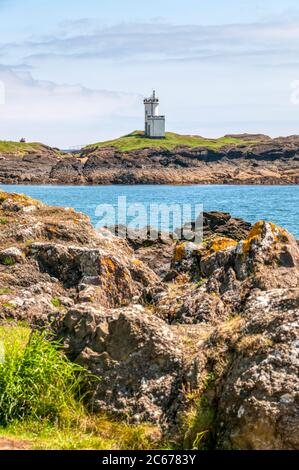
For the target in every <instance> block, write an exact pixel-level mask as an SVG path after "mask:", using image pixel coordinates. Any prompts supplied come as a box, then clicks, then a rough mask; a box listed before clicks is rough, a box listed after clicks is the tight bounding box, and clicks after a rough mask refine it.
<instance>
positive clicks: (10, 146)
mask: <svg viewBox="0 0 299 470" xmlns="http://www.w3.org/2000/svg"><path fill="white" fill-rule="evenodd" d="M41 147H42V144H40V143H38V142H32V143H26V142H13V141H9V140H0V154H1V153H2V154H3V153H13V154H18V155H20V156H23V155H25V154H26V153H27V152H29V151H32V150H39V149H40V148H41Z"/></svg>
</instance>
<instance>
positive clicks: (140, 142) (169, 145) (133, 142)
mask: <svg viewBox="0 0 299 470" xmlns="http://www.w3.org/2000/svg"><path fill="white" fill-rule="evenodd" d="M246 143H249V144H254V143H255V142H254V141H244V140H240V139H238V138H236V137H221V138H219V139H205V138H204V137H200V136H195V135H180V134H175V133H173V132H166V135H165V139H149V138H146V137H144V134H143V132H141V131H135V132H132V133H131V134H128V135H125V136H123V137H120V138H119V139H115V140H108V141H106V142H98V143H96V144H93V145H88V146H87V147H85V148H84V149H83V151H84V150H88V149H92V148H100V147H107V146H112V147H116V148H118V149H119V150H121V151H123V152H126V151H131V150H138V149H143V148H164V149H168V150H172V149H174V148H175V147H178V146H180V145H186V146H188V147H192V148H194V147H205V148H207V149H213V150H217V149H220V148H221V147H223V146H225V145H228V144H230V145H232V144H233V145H242V144H246Z"/></svg>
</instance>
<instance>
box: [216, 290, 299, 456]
mask: <svg viewBox="0 0 299 470" xmlns="http://www.w3.org/2000/svg"><path fill="white" fill-rule="evenodd" d="M243 316H244V320H245V321H244V324H243V327H242V328H241V330H240V332H239V337H238V341H237V342H236V343H235V348H236V351H237V352H236V353H235V354H234V355H233V357H232V359H231V361H230V367H228V368H227V373H226V375H225V376H224V379H223V385H222V388H221V390H220V393H219V405H218V407H219V408H218V410H219V411H218V413H219V414H218V419H219V422H221V424H222V426H221V427H222V429H219V437H218V446H220V447H225V448H233V449H298V448H299V434H298V429H299V289H275V290H271V291H268V292H264V293H261V292H254V293H253V294H252V295H251V296H250V298H249V299H248V301H247V303H246V306H245V309H244V313H243Z"/></svg>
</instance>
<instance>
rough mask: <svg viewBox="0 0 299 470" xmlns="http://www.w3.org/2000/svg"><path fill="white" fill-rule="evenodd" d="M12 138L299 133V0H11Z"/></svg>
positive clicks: (74, 142)
mask: <svg viewBox="0 0 299 470" xmlns="http://www.w3.org/2000/svg"><path fill="white" fill-rule="evenodd" d="M0 22H1V23H0V24H1V30H0V140H19V139H20V138H21V137H25V138H26V139H27V140H28V141H40V142H43V143H46V144H48V145H52V146H57V147H60V148H69V147H71V146H81V145H86V144H89V143H94V142H98V141H102V140H107V139H110V138H115V137H118V136H120V135H124V134H127V133H129V132H131V131H133V130H135V129H143V125H144V123H143V121H144V118H143V115H144V109H143V98H144V97H146V96H148V95H150V93H151V91H152V89H156V90H157V94H158V96H159V98H160V111H161V113H163V114H165V115H166V127H167V130H168V131H173V132H178V133H184V134H197V135H202V136H206V137H219V136H222V135H225V134H233V133H243V132H248V133H264V134H267V135H270V136H280V135H290V134H299V91H298V90H299V5H298V1H297V0H296V1H295V0H283V1H282V0H271V1H270V0H263V1H261V0H259V1H256V0H251V1H249V0H247V1H244V0H226V1H225V2H224V1H223V0H209V1H208V2H207V0H185V1H184V2H182V1H181V0H151V1H150V2H141V1H140V0H125V1H124V0H84V2H82V0H72V1H70V0H59V1H58V0H51V2H49V1H43V2H41V1H39V0H26V2H24V1H21V0H0Z"/></svg>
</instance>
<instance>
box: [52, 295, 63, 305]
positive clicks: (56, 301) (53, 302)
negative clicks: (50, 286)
mask: <svg viewBox="0 0 299 470" xmlns="http://www.w3.org/2000/svg"><path fill="white" fill-rule="evenodd" d="M51 304H52V305H53V307H56V308H61V306H62V305H61V301H60V300H59V299H57V298H56V297H53V299H51Z"/></svg>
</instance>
